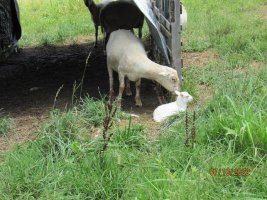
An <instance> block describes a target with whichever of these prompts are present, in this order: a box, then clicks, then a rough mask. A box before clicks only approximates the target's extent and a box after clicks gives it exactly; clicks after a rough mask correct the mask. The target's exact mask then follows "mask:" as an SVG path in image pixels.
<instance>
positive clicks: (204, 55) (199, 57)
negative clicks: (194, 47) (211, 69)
mask: <svg viewBox="0 0 267 200" xmlns="http://www.w3.org/2000/svg"><path fill="white" fill-rule="evenodd" d="M182 58H183V63H184V67H189V66H198V67H202V66H205V65H207V64H208V63H210V62H212V61H216V60H218V58H219V56H218V54H216V53H214V52H211V51H204V52H190V53H189V52H185V53H183V54H182Z"/></svg>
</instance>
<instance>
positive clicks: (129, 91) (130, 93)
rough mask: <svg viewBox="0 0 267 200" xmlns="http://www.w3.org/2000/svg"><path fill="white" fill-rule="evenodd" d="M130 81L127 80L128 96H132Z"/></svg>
mask: <svg viewBox="0 0 267 200" xmlns="http://www.w3.org/2000/svg"><path fill="white" fill-rule="evenodd" d="M132 95H133V93H132V91H131V84H130V80H129V79H128V78H126V96H132Z"/></svg>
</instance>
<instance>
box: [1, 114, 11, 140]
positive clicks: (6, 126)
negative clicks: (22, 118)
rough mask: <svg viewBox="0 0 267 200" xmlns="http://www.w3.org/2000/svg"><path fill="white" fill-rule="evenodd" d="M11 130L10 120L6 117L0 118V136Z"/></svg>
mask: <svg viewBox="0 0 267 200" xmlns="http://www.w3.org/2000/svg"><path fill="white" fill-rule="evenodd" d="M10 128H11V120H10V119H9V118H7V117H1V116H0V136H1V135H5V134H7V133H8V131H9V130H10Z"/></svg>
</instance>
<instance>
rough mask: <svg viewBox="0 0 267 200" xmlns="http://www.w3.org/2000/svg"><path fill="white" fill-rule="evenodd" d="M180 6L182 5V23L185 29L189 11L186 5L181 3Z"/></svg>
mask: <svg viewBox="0 0 267 200" xmlns="http://www.w3.org/2000/svg"><path fill="white" fill-rule="evenodd" d="M180 6H181V7H182V14H180V24H181V26H182V28H183V29H184V28H185V27H186V25H187V12H186V9H185V7H184V5H183V4H182V3H181V4H180Z"/></svg>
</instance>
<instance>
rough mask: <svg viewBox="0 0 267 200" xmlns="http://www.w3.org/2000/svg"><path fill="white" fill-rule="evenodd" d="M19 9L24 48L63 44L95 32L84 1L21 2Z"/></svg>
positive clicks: (24, 0)
mask: <svg viewBox="0 0 267 200" xmlns="http://www.w3.org/2000/svg"><path fill="white" fill-rule="evenodd" d="M19 6H20V12H21V13H20V14H21V24H22V39H21V42H20V44H21V46H22V47H24V46H36V45H47V44H55V43H62V42H64V41H65V40H66V39H69V38H75V37H77V36H81V35H83V36H86V35H90V34H91V35H93V33H94V25H93V23H92V21H91V18H90V14H89V11H88V9H87V7H86V6H85V5H84V2H83V0H68V1H66V0H56V1H52V0H35V1H33V0H30V1H28V0H21V1H19Z"/></svg>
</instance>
